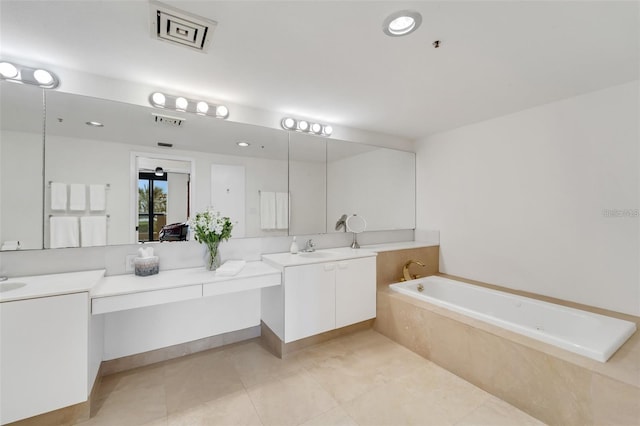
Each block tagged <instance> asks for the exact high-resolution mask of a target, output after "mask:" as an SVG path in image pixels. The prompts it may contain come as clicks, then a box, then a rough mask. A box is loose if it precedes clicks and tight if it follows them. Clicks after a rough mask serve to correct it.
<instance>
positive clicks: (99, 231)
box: [80, 216, 107, 247]
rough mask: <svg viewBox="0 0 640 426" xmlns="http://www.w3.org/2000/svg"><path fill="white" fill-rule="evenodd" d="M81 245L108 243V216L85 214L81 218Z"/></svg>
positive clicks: (102, 244) (103, 244)
mask: <svg viewBox="0 0 640 426" xmlns="http://www.w3.org/2000/svg"><path fill="white" fill-rule="evenodd" d="M80 245H81V246H82V247H93V246H106V245H107V217H106V216H84V217H81V218H80Z"/></svg>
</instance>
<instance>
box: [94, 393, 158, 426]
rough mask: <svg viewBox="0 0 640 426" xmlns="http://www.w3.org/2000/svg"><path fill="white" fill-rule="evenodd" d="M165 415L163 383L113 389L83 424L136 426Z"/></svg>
mask: <svg viewBox="0 0 640 426" xmlns="http://www.w3.org/2000/svg"><path fill="white" fill-rule="evenodd" d="M166 415H167V408H166V405H165V392H164V385H156V386H149V387H144V388H132V389H127V390H121V391H114V392H111V393H110V394H108V395H106V396H105V398H104V399H103V400H102V402H101V404H100V406H99V407H98V409H97V411H96V414H95V416H94V417H92V418H91V419H89V420H88V421H87V422H85V423H82V425H83V426H102V425H105V426H112V425H118V426H137V425H143V424H145V423H149V422H151V421H155V420H160V419H163V418H165V417H166Z"/></svg>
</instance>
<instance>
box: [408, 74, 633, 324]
mask: <svg viewBox="0 0 640 426" xmlns="http://www.w3.org/2000/svg"><path fill="white" fill-rule="evenodd" d="M638 93H639V92H638V82H637V81H636V82H632V83H628V84H624V85H620V86H615V87H611V88H609V89H605V90H601V91H597V92H593V93H590V94H586V95H583V96H578V97H574V98H570V99H566V100H563V101H559V102H555V103H551V104H548V105H544V106H541V107H537V108H533V109H529V110H526V111H522V112H519V113H515V114H511V115H508V116H504V117H501V118H497V119H493V120H489V121H485V122H481V123H477V124H474V125H470V126H466V127H463V128H459V129H457V130H453V131H450V132H446V133H442V134H437V135H433V136H430V137H428V138H426V139H423V140H421V141H418V143H417V194H418V195H417V227H418V229H420V230H423V229H439V230H440V244H441V257H440V259H441V265H440V268H441V271H442V272H445V273H448V274H453V275H458V276H462V277H466V278H471V279H476V280H480V281H484V282H488V283H492V284H497V285H502V286H506V287H510V288H515V289H522V290H526V291H531V292H534V293H538V294H544V295H548V296H553V297H558V298H561V299H565V300H571V301H575V302H578V303H584V304H588V305H592V306H598V307H602V308H606V309H612V310H615V311H620V312H625V313H629V314H634V315H640V270H639V259H640V251H639V240H640V238H639V236H640V227H639V218H638V216H637V213H635V214H636V216H635V217H605V215H604V210H605V209H631V213H632V214H634V213H633V212H634V211H635V212H637V209H638V208H639V207H640V205H639V204H640V203H639V200H640V186H639V185H640V183H639V178H640V176H639V169H640V158H639V143H640V142H639V141H640V138H639V131H638V118H639V110H638ZM633 209H635V210H633Z"/></svg>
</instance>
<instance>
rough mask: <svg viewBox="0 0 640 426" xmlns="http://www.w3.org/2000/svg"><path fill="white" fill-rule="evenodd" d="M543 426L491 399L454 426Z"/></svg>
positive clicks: (505, 404) (500, 401) (518, 411)
mask: <svg viewBox="0 0 640 426" xmlns="http://www.w3.org/2000/svg"><path fill="white" fill-rule="evenodd" d="M513 425H518V426H543V425H544V423H542V422H541V421H539V420H537V419H535V418H533V417H531V416H530V415H528V414H527V413H524V412H522V411H520V410H518V409H517V408H515V407H514V406H512V405H509V404H507V403H506V402H504V401H502V400H501V399H498V398H496V397H491V398H490V399H488V400H487V401H486V402H485V403H484V404H482V405H481V406H480V407H478V408H476V409H475V410H473V411H472V412H471V413H470V414H468V415H467V416H465V417H464V418H463V419H462V420H461V421H459V422H458V423H456V426H513Z"/></svg>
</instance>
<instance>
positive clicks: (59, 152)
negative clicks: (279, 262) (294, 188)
mask: <svg viewBox="0 0 640 426" xmlns="http://www.w3.org/2000/svg"><path fill="white" fill-rule="evenodd" d="M47 112H48V113H47V134H46V142H45V143H46V158H45V180H46V181H47V182H49V181H50V182H52V183H59V184H63V185H65V187H66V190H67V191H68V196H69V197H71V185H72V184H76V186H75V188H76V192H78V189H79V186H83V187H84V190H85V193H84V195H85V200H84V203H81V204H80V205H79V206H76V207H77V210H73V209H71V205H70V200H67V203H66V204H65V206H64V207H65V208H63V209H53V208H52V207H53V205H52V199H51V196H52V190H51V189H50V188H48V187H47V191H45V209H44V210H45V228H46V229H45V232H44V235H45V247H63V246H64V247H67V246H73V244H71V243H77V244H78V245H79V246H84V245H85V244H83V241H82V239H80V241H78V242H76V241H75V240H73V241H63V243H64V244H59V243H56V244H51V241H50V239H51V236H52V235H57V233H58V232H57V231H55V230H53V231H55V232H53V233H52V229H51V221H52V218H59V219H65V218H66V217H76V218H78V219H79V221H80V222H81V221H82V219H83V218H85V221H88V220H87V219H86V218H87V217H90V218H93V217H101V218H102V217H104V218H106V241H102V239H101V238H95V239H94V240H93V241H87V242H86V245H101V243H103V244H108V245H112V244H127V243H135V242H137V241H139V239H140V238H142V237H140V235H139V233H138V232H136V227H140V228H141V227H142V224H141V223H140V219H141V217H140V214H139V210H138V209H139V207H140V206H139V205H138V195H139V193H140V192H139V191H140V190H139V182H138V179H139V176H140V175H139V173H140V171H142V170H138V167H140V168H146V169H149V171H151V170H152V169H153V172H154V173H155V168H156V167H158V165H156V166H153V167H152V165H149V164H146V165H140V166H138V165H137V163H136V161H135V160H132V158H134V157H135V155H136V154H141V153H142V154H141V155H140V156H141V157H146V158H151V159H154V161H157V160H159V159H162V160H172V159H173V160H179V161H187V162H190V164H191V170H190V172H189V173H186V169H184V170H183V173H181V174H182V176H181V177H180V176H176V180H177V182H176V185H180V186H181V187H182V188H184V185H185V184H187V183H188V185H189V189H190V191H189V192H187V193H186V194H185V193H184V191H182V190H181V191H182V192H180V191H179V192H177V193H176V192H174V193H173V196H174V198H175V197H176V196H177V197H179V198H184V197H185V196H186V197H187V198H188V202H186V203H183V202H180V204H179V205H180V209H181V212H180V213H176V216H173V213H172V212H171V211H170V210H171V209H172V206H173V203H172V202H171V201H168V203H167V205H166V207H165V206H163V205H160V210H162V209H166V211H165V212H162V213H163V214H164V216H162V214H160V215H158V214H156V213H159V211H158V212H154V215H155V217H154V218H153V219H148V220H149V223H152V222H153V220H155V221H156V222H157V224H156V226H154V227H151V233H150V234H149V227H147V229H146V230H147V238H151V239H152V240H155V239H158V238H159V235H158V232H159V229H161V226H160V224H161V223H162V222H163V221H166V223H168V224H170V223H175V222H178V223H179V222H182V221H183V217H184V208H185V207H186V208H188V211H187V214H190V215H193V214H195V213H196V212H197V211H202V210H204V209H205V208H207V207H208V206H213V207H214V209H216V210H220V211H221V212H222V214H224V215H227V216H229V217H230V218H231V220H232V221H233V222H234V231H233V237H234V238H238V237H260V236H272V235H274V236H277V235H286V234H287V230H286V227H285V228H284V229H272V228H269V229H266V228H264V227H263V226H261V215H260V214H261V211H260V191H272V192H274V193H275V192H280V193H286V191H287V142H288V136H287V133H286V132H284V131H281V130H276V129H267V128H262V127H257V126H251V125H247V124H240V123H232V122H226V121H223V120H217V119H212V118H211V117H204V116H198V115H195V114H184V113H180V112H176V111H172V112H171V113H170V117H168V116H167V113H166V112H165V111H162V110H158V109H154V108H150V107H143V106H138V105H131V104H124V103H120V102H113V101H107V100H104V99H96V98H90V97H85V96H78V95H72V94H68V93H62V92H48V93H47ZM91 122H94V125H90V124H89V123H91ZM95 123H100V124H101V125H95ZM238 142H248V143H249V146H246V147H242V146H239V145H238ZM141 164H142V163H141ZM158 164H159V166H160V167H163V170H164V169H165V167H164V166H162V165H160V163H158ZM225 166H232V168H235V170H236V171H238V170H241V171H242V178H243V181H240V180H238V179H236V178H237V177H238V176H239V172H238V173H237V174H236V175H233V176H232V177H231V178H230V177H229V176H228V175H226V174H225V172H224V171H223V169H224V167H225ZM174 167H176V166H175V163H174V164H173V166H168V165H167V166H166V169H167V170H171V169H172V168H174ZM186 175H188V176H189V177H188V178H187V176H186ZM196 177H197V179H196ZM180 179H182V180H181V181H180ZM185 179H187V182H184V181H185ZM225 179H226V180H225ZM229 179H231V180H229ZM171 180H172V178H171V173H169V175H168V176H167V190H168V194H167V200H171V198H172V190H171V187H170V185H172V182H171ZM178 181H180V183H178ZM231 184H233V185H234V186H232V185H231ZM78 185H79V186H78ZM162 185H163V184H161V183H158V186H159V187H162ZM92 188H94V189H93V191H94V192H97V193H98V195H97V196H96V198H97V199H102V200H101V201H103V203H98V204H99V205H98V206H97V207H95V209H93V208H92V207H91V202H92V192H91V191H92ZM96 188H98V189H96ZM100 188H104V192H101V191H100ZM219 189H220V190H219ZM227 190H228V191H227ZM80 192H81V191H80ZM232 197H235V198H233V199H232ZM240 200H241V201H242V203H240ZM99 201H100V200H99ZM160 204H161V203H160ZM177 205H178V204H176V206H177ZM238 205H242V206H243V208H242V209H241V210H238V209H237V206H238ZM187 206H189V207H187ZM82 207H84V209H82ZM100 208H101V209H100ZM176 208H177V207H176ZM143 214H147V215H149V214H150V212H148V211H146V212H144V213H143ZM55 220H56V219H54V221H55ZM95 220H96V221H99V219H95ZM174 221H175V222H174ZM85 225H86V224H85ZM79 226H80V227H81V226H82V224H81V223H80V225H79ZM87 226H88V225H86V226H85V227H87ZM285 226H286V225H285ZM98 228H99V229H100V231H101V232H102V223H99V224H98ZM140 228H138V231H140ZM91 229H93V230H95V229H96V227H95V226H94V227H93V228H91ZM81 234H82V232H81Z"/></svg>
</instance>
